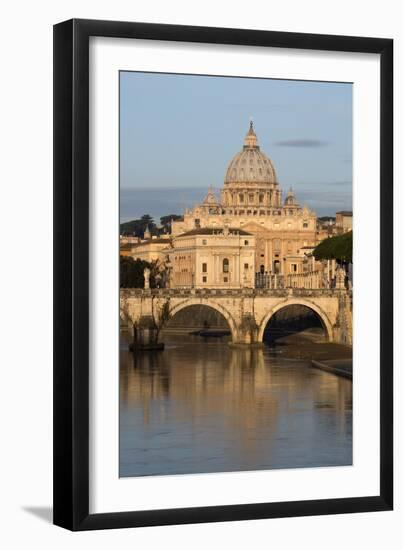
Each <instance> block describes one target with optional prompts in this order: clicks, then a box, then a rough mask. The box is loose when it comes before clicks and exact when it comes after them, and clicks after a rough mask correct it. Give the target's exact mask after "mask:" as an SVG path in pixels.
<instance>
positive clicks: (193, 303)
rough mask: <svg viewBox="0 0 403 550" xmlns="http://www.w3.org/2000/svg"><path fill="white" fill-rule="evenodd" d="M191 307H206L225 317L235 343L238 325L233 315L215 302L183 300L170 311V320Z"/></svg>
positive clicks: (195, 299) (194, 299)
mask: <svg viewBox="0 0 403 550" xmlns="http://www.w3.org/2000/svg"><path fill="white" fill-rule="evenodd" d="M190 306H204V307H207V308H210V309H214V310H215V311H218V313H221V315H222V316H223V317H224V319H225V320H226V322H227V323H228V326H229V329H230V331H231V337H232V340H233V341H234V340H235V338H236V334H237V327H236V323H235V321H234V318H233V317H232V315H231V313H230V312H229V311H228V310H227V309H226V308H225V307H223V306H222V305H221V304H219V303H217V302H215V301H214V300H210V299H209V300H208V302H207V303H205V302H204V300H200V299H197V298H193V299H188V300H183V301H181V302H179V303H178V304H175V305H174V306H173V307H172V308H170V310H169V318H170V319H172V318H173V317H174V315H176V313H178V312H179V311H181V310H183V309H186V308H188V307H190Z"/></svg>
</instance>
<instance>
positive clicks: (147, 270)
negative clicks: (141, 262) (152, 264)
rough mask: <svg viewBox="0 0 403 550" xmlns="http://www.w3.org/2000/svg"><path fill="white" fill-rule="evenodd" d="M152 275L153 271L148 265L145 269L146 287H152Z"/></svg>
mask: <svg viewBox="0 0 403 550" xmlns="http://www.w3.org/2000/svg"><path fill="white" fill-rule="evenodd" d="M150 275H151V271H150V269H149V268H148V267H146V268H145V269H144V288H145V289H149V288H150Z"/></svg>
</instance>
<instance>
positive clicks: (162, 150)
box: [120, 72, 352, 221]
mask: <svg viewBox="0 0 403 550" xmlns="http://www.w3.org/2000/svg"><path fill="white" fill-rule="evenodd" d="M250 117H252V118H253V120H254V126H255V131H256V134H257V136H258V140H259V145H260V147H261V149H262V150H263V151H264V152H265V153H266V154H267V155H268V156H269V157H270V158H271V160H272V161H273V163H274V166H275V168H276V171H277V176H278V179H279V182H280V186H281V187H282V189H283V192H286V191H287V190H288V188H289V187H290V185H292V187H293V188H294V191H295V193H296V196H297V198H298V199H299V201H300V202H301V203H302V204H307V205H308V206H310V207H311V208H313V209H314V210H316V211H317V213H318V215H326V214H329V215H331V214H334V213H335V212H336V211H337V210H341V209H351V207H352V196H351V195H352V186H351V182H352V85H351V84H342V83H325V82H305V81H289V80H270V79H249V78H236V77H234V78H228V77H210V76H193V75H173V74H157V73H136V72H122V73H121V74H120V132H121V134H120V155H121V157H120V162H121V166H120V168H121V179H120V186H121V218H122V221H123V220H129V219H134V218H137V217H139V216H141V215H142V214H145V213H149V214H151V215H153V216H154V217H155V218H156V220H158V218H159V217H160V216H161V215H165V214H175V213H176V214H181V213H182V211H183V208H184V207H185V206H191V205H192V204H193V202H194V201H197V200H201V199H202V198H203V197H204V195H205V193H206V191H207V188H208V186H209V185H212V186H213V187H214V188H215V189H216V190H218V189H219V188H220V187H222V185H223V180H224V176H225V171H226V168H227V165H228V163H229V162H230V160H231V158H232V157H233V156H234V155H235V153H237V152H238V151H239V150H240V149H241V148H242V145H243V138H244V136H245V133H246V132H247V130H248V126H249V119H250Z"/></svg>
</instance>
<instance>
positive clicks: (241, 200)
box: [239, 193, 243, 202]
mask: <svg viewBox="0 0 403 550" xmlns="http://www.w3.org/2000/svg"><path fill="white" fill-rule="evenodd" d="M239 202H243V193H240V194H239Z"/></svg>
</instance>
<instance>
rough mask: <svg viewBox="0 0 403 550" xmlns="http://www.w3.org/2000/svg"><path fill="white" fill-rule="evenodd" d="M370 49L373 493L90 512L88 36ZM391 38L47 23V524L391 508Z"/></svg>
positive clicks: (90, 525)
mask: <svg viewBox="0 0 403 550" xmlns="http://www.w3.org/2000/svg"><path fill="white" fill-rule="evenodd" d="M92 36H102V37H117V38H137V39H147V40H167V41H180V42H198V43H213V44H231V45H242V46H262V47H279V48H296V49H309V50H327V51H340V52H341V51H342V52H363V53H377V54H380V57H381V75H380V83H381V90H380V93H381V96H380V97H381V124H380V140H381V144H380V145H381V147H380V182H381V188H380V214H381V235H380V237H381V239H380V244H381V261H380V265H381V272H380V282H381V285H380V288H381V295H380V344H381V346H380V362H381V363H380V364H381V368H380V421H381V430H380V491H379V494H377V495H373V496H370V497H368V496H366V497H355V498H340V499H327V500H307V501H293V502H277V503H258V504H239V505H228V506H207V507H197V508H176V509H166V510H150V511H132V512H116V513H105V514H104V513H103V514H90V513H89V288H90V286H89V285H90V281H89V256H90V254H89V252H90V249H89V206H90V205H89V180H88V175H89V39H90V37H92ZM392 239H393V41H392V40H391V39H384V38H361V37H348V36H327V35H313V34H299V33H290V32H270V31H257V30H244V29H230V28H208V27H191V26H178V25H159V24H148V23H126V22H115V21H96V20H79V19H73V20H69V21H65V22H62V23H59V24H57V25H55V26H54V523H55V524H56V525H59V526H61V527H65V528H67V529H71V530H90V529H105V528H119V527H139V526H153V525H168V524H183V523H202V522H216V521H234V520H247V519H258V518H277V517H291V516H305V515H322V514H340V513H352V512H370V511H380V510H391V509H392V506H393V362H392V361H393V351H392V350H393V332H392V331H393V306H392V303H393V270H392V262H393V246H392V242H393V240H392Z"/></svg>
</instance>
